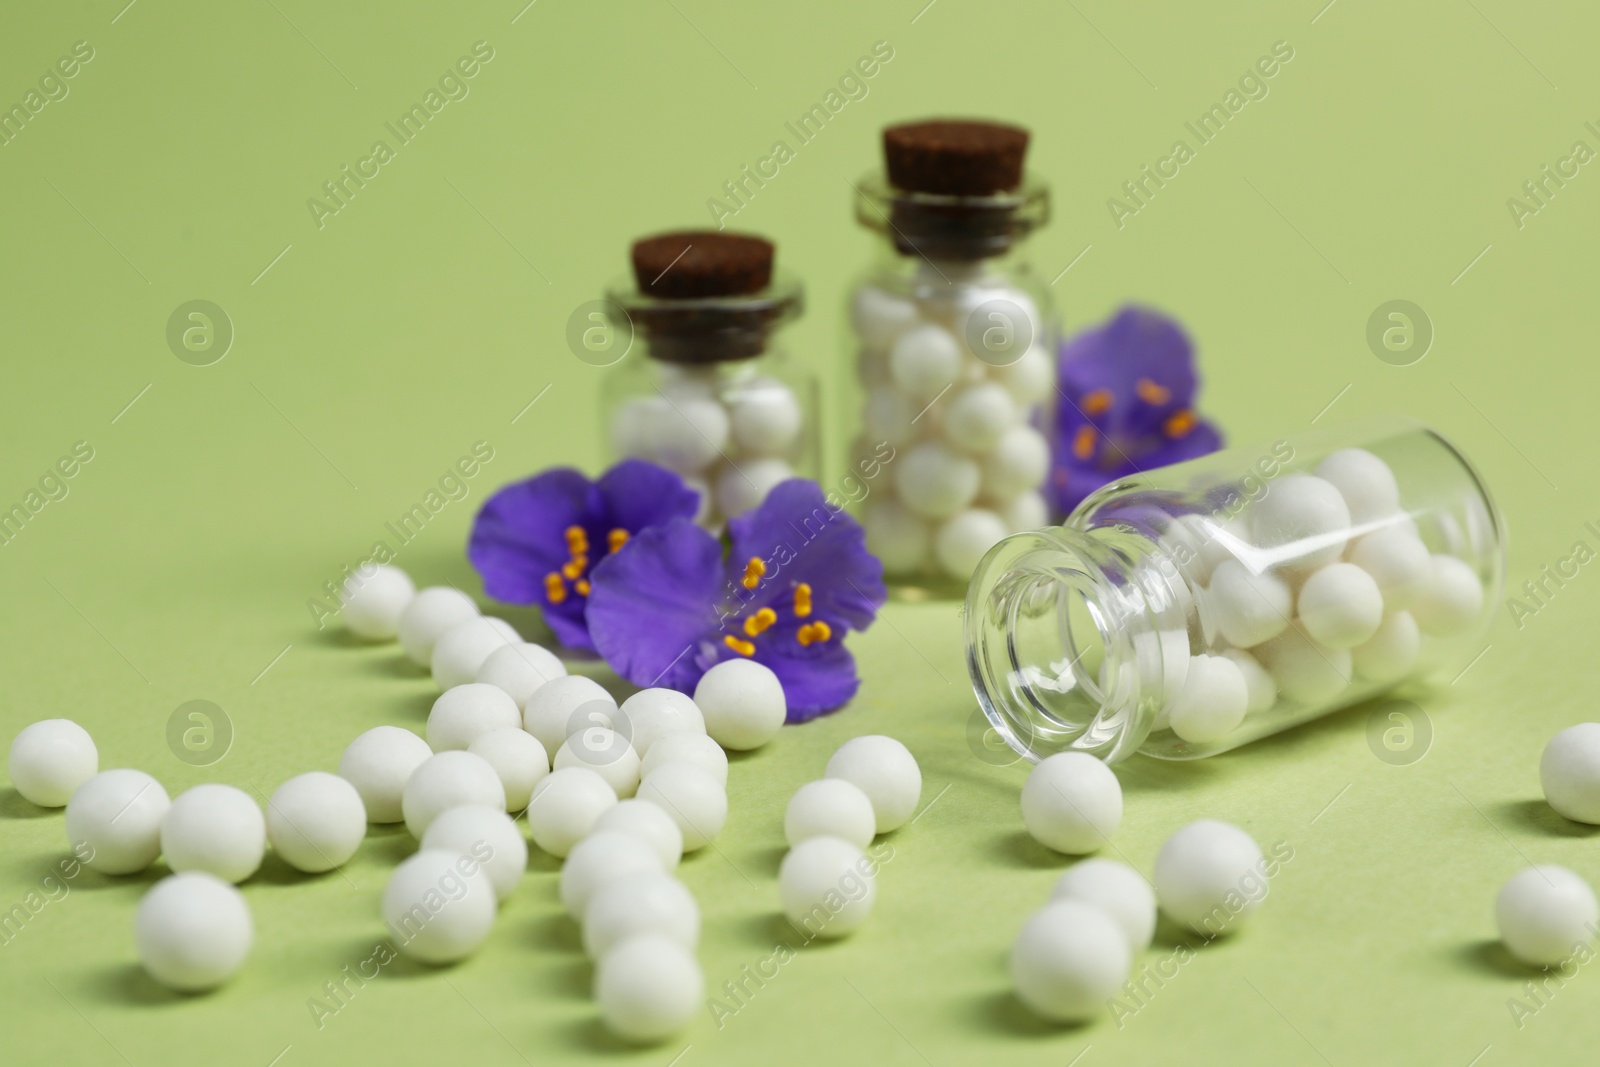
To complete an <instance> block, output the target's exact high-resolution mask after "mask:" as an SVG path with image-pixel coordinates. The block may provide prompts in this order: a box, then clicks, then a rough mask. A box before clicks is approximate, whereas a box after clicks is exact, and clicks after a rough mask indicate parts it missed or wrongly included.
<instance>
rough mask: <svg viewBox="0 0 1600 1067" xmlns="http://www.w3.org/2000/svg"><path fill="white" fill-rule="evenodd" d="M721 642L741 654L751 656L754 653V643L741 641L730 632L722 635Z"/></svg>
mask: <svg viewBox="0 0 1600 1067" xmlns="http://www.w3.org/2000/svg"><path fill="white" fill-rule="evenodd" d="M722 643H723V644H725V645H727V646H728V647H729V648H731V649H733V650H734V651H735V652H737V653H739V655H741V656H753V655H755V654H756V646H755V645H753V644H751V643H750V642H749V641H741V640H739V639H738V638H737V637H735V636H733V635H732V634H729V635H728V636H726V637H724V638H723V639H722Z"/></svg>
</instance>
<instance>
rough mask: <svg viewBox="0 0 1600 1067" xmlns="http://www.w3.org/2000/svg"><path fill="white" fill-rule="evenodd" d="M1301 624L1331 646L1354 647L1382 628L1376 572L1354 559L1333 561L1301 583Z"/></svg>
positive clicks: (1297, 604)
mask: <svg viewBox="0 0 1600 1067" xmlns="http://www.w3.org/2000/svg"><path fill="white" fill-rule="evenodd" d="M1295 609H1296V610H1297V611H1298V612H1299V615H1300V625H1301V626H1302V627H1304V628H1305V631H1306V633H1307V634H1308V635H1310V636H1311V638H1312V639H1313V640H1315V641H1319V642H1321V643H1322V644H1324V645H1326V646H1328V647H1329V648H1354V647H1355V646H1356V645H1359V644H1362V643H1363V642H1365V641H1366V640H1367V639H1368V638H1370V637H1371V636H1372V635H1373V634H1375V633H1377V632H1378V625H1379V624H1380V623H1382V622H1383V594H1382V593H1381V592H1380V591H1379V590H1378V583H1377V582H1375V581H1374V580H1373V578H1372V575H1370V574H1368V573H1367V572H1366V571H1364V570H1362V569H1361V568H1360V567H1358V566H1356V565H1355V564H1354V563H1330V564H1328V565H1327V566H1326V567H1323V568H1322V569H1320V570H1318V571H1316V572H1315V573H1314V574H1312V575H1311V576H1310V577H1309V578H1307V579H1306V580H1305V584H1304V585H1302V586H1301V587H1300V595H1299V597H1298V599H1297V600H1296V602H1295Z"/></svg>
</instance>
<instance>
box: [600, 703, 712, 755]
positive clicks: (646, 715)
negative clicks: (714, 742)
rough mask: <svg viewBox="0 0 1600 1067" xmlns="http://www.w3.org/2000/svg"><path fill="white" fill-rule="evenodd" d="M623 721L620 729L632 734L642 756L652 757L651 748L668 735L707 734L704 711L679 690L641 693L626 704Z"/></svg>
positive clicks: (623, 707)
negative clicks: (650, 755) (701, 711)
mask: <svg viewBox="0 0 1600 1067" xmlns="http://www.w3.org/2000/svg"><path fill="white" fill-rule="evenodd" d="M621 722H622V724H623V725H619V726H618V727H617V729H619V730H621V731H623V732H624V733H625V734H627V735H628V737H629V739H630V740H632V742H633V747H634V748H635V749H636V750H637V751H638V753H639V755H641V756H647V755H649V754H650V746H651V745H653V744H655V742H656V739H657V738H659V737H665V736H666V735H667V734H675V733H692V734H703V733H705V732H706V720H705V716H704V715H702V714H701V713H700V708H699V707H698V706H697V705H696V704H695V702H694V700H693V699H692V698H691V697H689V696H688V694H686V693H680V692H678V691H677V690H676V689H662V688H655V689H641V690H639V692H637V693H635V694H633V695H632V696H631V697H629V698H628V699H627V700H624V701H623V702H622V719H621Z"/></svg>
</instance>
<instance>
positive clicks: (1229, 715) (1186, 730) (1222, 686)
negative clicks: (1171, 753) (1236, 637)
mask: <svg viewBox="0 0 1600 1067" xmlns="http://www.w3.org/2000/svg"><path fill="white" fill-rule="evenodd" d="M1249 707H1250V687H1249V683H1248V682H1247V681H1246V680H1245V676H1244V672H1243V671H1242V670H1240V669H1239V665H1238V664H1237V663H1235V662H1234V661H1233V660H1231V659H1226V658H1224V657H1222V656H1208V655H1199V656H1195V657H1193V658H1192V659H1191V660H1190V661H1189V670H1188V673H1187V675H1186V676H1185V678H1184V682H1183V688H1182V689H1180V690H1179V691H1178V693H1177V695H1176V696H1175V697H1174V698H1173V699H1172V707H1171V710H1170V713H1169V715H1168V718H1167V723H1168V725H1170V726H1171V727H1172V732H1173V733H1175V734H1177V735H1178V736H1179V737H1180V738H1182V739H1183V740H1185V741H1187V742H1189V743H1190V744H1194V745H1204V744H1210V743H1212V742H1214V741H1221V740H1223V739H1224V738H1226V737H1227V736H1228V735H1229V734H1231V733H1232V732H1233V731H1234V728H1235V727H1237V726H1238V725H1239V724H1240V723H1241V722H1243V721H1244V717H1245V713H1246V712H1247V711H1248V710H1249Z"/></svg>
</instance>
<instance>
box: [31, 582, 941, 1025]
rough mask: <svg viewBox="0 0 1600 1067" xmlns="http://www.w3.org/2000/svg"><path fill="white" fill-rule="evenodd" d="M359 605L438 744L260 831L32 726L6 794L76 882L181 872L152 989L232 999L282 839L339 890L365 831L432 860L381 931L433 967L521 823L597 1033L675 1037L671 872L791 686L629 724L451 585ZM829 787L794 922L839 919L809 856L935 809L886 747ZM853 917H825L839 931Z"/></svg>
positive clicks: (691, 963)
mask: <svg viewBox="0 0 1600 1067" xmlns="http://www.w3.org/2000/svg"><path fill="white" fill-rule="evenodd" d="M346 596H347V601H346V604H345V608H344V618H345V621H346V624H347V625H348V626H349V627H350V628H351V629H352V630H353V631H354V632H356V633H358V634H360V635H362V636H364V637H367V638H370V639H375V640H384V639H394V638H398V639H399V641H400V643H401V645H402V647H403V648H404V650H405V652H406V653H407V654H408V655H409V656H410V657H411V658H412V659H414V660H416V661H417V662H419V663H426V664H428V665H429V666H430V667H431V669H432V672H433V676H434V678H435V679H436V680H437V682H438V684H439V686H440V687H441V689H443V692H442V693H441V694H440V696H439V697H438V698H437V699H436V700H435V701H434V704H433V707H432V709H431V711H430V712H429V715H428V722H427V727H426V740H424V739H423V738H422V737H419V736H417V734H416V733H414V732H412V731H411V730H408V729H405V728H403V727H399V726H378V727H375V728H373V729H371V730H368V731H366V732H365V733H363V734H361V735H360V736H358V737H357V738H355V740H353V741H352V742H351V743H350V745H349V747H348V748H346V749H345V752H344V754H343V756H342V758H341V759H340V761H339V772H338V774H330V773H327V772H324V771H312V772H309V773H306V774H302V775H298V776H296V777H294V778H291V779H289V780H288V781H287V782H284V783H283V784H282V785H281V786H280V787H279V788H278V789H277V790H276V791H275V792H274V793H273V794H272V796H271V798H270V799H269V800H268V802H267V810H266V814H265V815H264V816H263V814H262V811H261V808H260V807H259V806H258V804H257V803H256V801H255V800H254V799H252V798H251V797H250V796H249V795H247V794H246V793H244V792H242V791H241V790H238V789H235V788H234V787H232V786H227V785H221V784H204V785H198V786H195V787H194V788H192V789H190V790H188V791H186V792H184V793H182V794H181V795H179V796H178V797H177V799H176V800H169V797H168V794H167V791H166V789H164V788H163V787H162V785H161V783H160V782H158V781H156V779H154V778H153V777H151V776H150V775H148V774H146V773H144V772H142V771H138V770H132V769H116V770H108V771H104V772H101V771H100V769H99V752H98V750H97V749H96V746H95V743H94V741H93V739H92V738H91V737H90V736H89V734H88V733H87V731H85V730H84V729H83V728H82V727H80V726H79V725H77V724H76V723H74V722H71V721H70V720H67V719H49V720H45V721H43V722H37V723H34V724H33V725H31V726H29V727H27V728H26V729H24V730H23V731H22V732H21V733H20V734H19V735H18V736H17V738H16V739H15V741H14V743H13V744H12V746H11V753H10V762H9V766H10V775H11V780H12V782H13V784H14V785H15V786H16V788H17V790H18V792H19V793H21V794H22V796H23V797H24V798H26V799H27V800H29V801H31V802H33V803H35V804H38V805H41V806H44V807H62V806H65V807H66V832H67V837H68V841H69V843H70V844H71V845H72V848H73V851H74V854H75V855H76V856H78V858H79V859H80V860H82V862H83V863H84V864H85V865H86V866H88V867H89V868H91V869H94V870H97V871H101V872H103V873H105V874H112V875H121V874H132V873H135V872H138V871H142V870H144V869H145V868H147V867H149V866H150V865H151V864H152V863H154V862H155V861H156V860H157V858H158V857H164V858H165V860H166V863H167V866H168V867H170V868H171V870H172V871H173V873H172V874H171V875H170V876H169V877H166V878H163V879H161V880H160V881H158V882H157V883H156V884H155V885H154V886H152V887H151V888H150V890H149V891H148V892H147V893H146V894H145V896H144V898H143V900H142V901H141V902H140V904H139V906H138V909H137V912H136V914H135V917H134V941H135V948H136V951H137V955H138V958H139V960H140V962H141V963H142V964H143V966H144V968H145V970H146V971H147V972H148V973H149V974H150V975H151V976H152V977H153V978H154V979H155V980H157V981H158V982H160V983H162V984H163V985H166V986H168V987H170V988H172V989H176V990H182V991H186V992H201V991H204V990H209V989H212V988H215V987H216V986H219V985H221V984H222V983H223V982H225V981H226V980H227V979H228V978H229V977H230V976H232V975H233V974H234V973H235V972H236V971H237V970H238V969H239V968H240V967H241V966H242V965H243V964H244V962H245V959H246V957H247V956H248V954H249V952H250V948H251V945H252V942H253V940H254V924H253V921H252V918H251V915H250V910H249V908H248V906H247V904H246V902H245V898H244V896H243V895H242V894H241V893H240V892H239V891H238V889H236V888H235V885H236V884H237V883H240V882H243V881H245V880H246V879H248V878H250V877H251V876H252V875H253V874H255V872H256V871H257V870H258V869H259V868H260V866H261V864H262V861H263V859H264V856H265V852H266V847H267V845H268V844H270V845H271V846H272V848H273V849H275V850H276V851H277V853H278V855H279V856H280V857H281V858H282V860H283V861H284V862H285V863H287V864H289V865H290V866H292V867H294V868H296V869H298V870H301V871H305V872H312V873H314V872H321V871H328V870H331V869H333V868H336V867H338V866H340V865H342V864H344V863H345V862H346V861H348V860H349V859H350V858H351V857H352V856H353V855H354V854H355V852H356V850H357V849H358V848H359V847H360V845H361V843H362V841H363V840H364V838H365V836H366V830H367V826H368V824H369V823H371V824H392V823H399V822H403V823H404V824H405V827H406V829H407V830H408V831H409V832H410V834H411V836H412V837H413V838H415V839H416V841H417V842H418V848H417V851H416V852H414V853H413V854H412V855H410V856H409V857H407V858H406V859H405V860H404V861H403V862H401V863H400V864H399V865H398V866H397V867H396V868H395V870H394V872H393V874H392V875H391V876H390V878H389V881H388V884H387V886H386V887H385V889H384V892H383V895H382V899H381V901H380V903H379V910H380V913H381V915H382V917H383V920H384V922H385V924H386V926H387V928H388V933H389V936H390V938H391V940H392V942H393V944H394V946H395V948H396V949H397V950H398V951H399V952H401V953H403V954H405V955H407V956H409V957H411V958H413V959H417V960H420V961H422V962H425V963H429V964H435V965H439V964H450V963H454V962H457V961H460V960H463V959H465V958H466V957H468V956H470V955H472V954H473V953H474V952H475V951H477V950H478V948H479V947H480V946H482V945H483V944H484V943H485V941H486V940H487V939H488V938H489V936H490V934H491V933H492V931H493V928H494V925H495V921H496V918H497V916H498V912H499V905H500V904H501V903H502V902H504V901H505V900H506V899H507V898H508V897H509V896H510V895H511V894H512V893H513V892H514V891H515V890H516V888H517V886H518V884H519V883H520V881H521V879H522V877H523V874H524V872H525V870H526V868H527V863H528V844H527V840H526V839H525V838H524V836H523V833H522V831H521V829H520V828H519V827H518V826H517V825H516V822H517V819H520V818H521V817H522V816H523V815H525V816H526V818H527V822H528V833H529V836H531V838H532V840H533V842H534V844H535V845H537V846H538V847H539V848H540V849H542V850H544V851H545V852H547V853H549V854H550V855H553V856H556V857H560V858H563V860H564V863H563V865H562V869H561V874H560V879H559V893H560V899H561V903H562V905H563V907H564V908H565V909H566V911H567V912H568V914H570V915H571V916H572V918H573V919H574V920H575V921H576V922H577V923H578V924H579V925H580V927H581V929H582V940H583V946H584V951H585V952H586V953H587V955H588V956H589V957H590V958H591V959H592V960H593V961H594V995H595V998H596V1001H597V1003H598V1008H599V1012H600V1017H601V1019H602V1020H603V1022H604V1023H605V1025H606V1026H607V1027H608V1028H609V1029H610V1030H611V1031H612V1032H614V1033H616V1034H617V1035H619V1036H621V1037H623V1038H626V1039H629V1040H632V1041H638V1042H653V1041H659V1040H662V1039H664V1038H666V1037H668V1036H670V1035H671V1034H673V1033H676V1032H677V1031H679V1030H681V1029H682V1028H683V1027H684V1026H685V1025H687V1024H688V1023H689V1021H690V1020H691V1019H692V1018H693V1016H694V1015H695V1013H696V1012H698V1011H699V1010H700V1008H701V1005H702V1003H703V991H704V982H703V978H702V975H701V971H700V966H699V963H698V962H697V960H696V958H695V952H696V950H697V948H698V944H699V936H700V910H699V906H698V905H697V903H696V902H695V899H694V897H693V896H692V894H690V892H689V890H688V889H687V888H685V886H684V885H683V884H682V883H681V882H680V881H679V880H678V879H677V878H676V877H674V872H675V871H676V869H677V867H678V864H679V861H680V859H681V858H682V856H683V855H684V854H685V853H689V852H694V851H695V850H697V849H701V848H704V847H706V846H707V845H709V844H710V843H711V842H712V841H713V840H715V839H716V837H717V836H718V835H719V834H720V833H721V832H722V829H723V826H724V823H725V822H726V820H727V817H728V796H727V780H728V757H727V750H748V749H754V748H758V747H760V746H762V745H764V744H766V743H767V742H769V741H771V740H772V739H773V738H774V737H776V736H777V734H778V732H779V730H780V729H781V727H782V726H783V723H784V720H785V716H786V712H787V705H786V701H785V698H784V693H783V688H782V686H781V685H780V684H779V682H778V680H777V677H776V676H775V675H774V674H773V673H772V672H771V670H769V669H768V668H766V667H765V666H763V665H761V664H759V663H756V662H754V661H751V660H744V659H737V660H730V661H727V662H725V663H722V664H718V665H717V666H716V667H714V668H712V669H711V670H710V671H708V672H707V673H706V674H705V675H704V676H703V677H702V679H701V680H700V683H699V685H698V686H697V687H696V690H695V693H694V696H693V697H692V698H691V697H689V696H686V695H685V694H682V693H679V692H676V691H674V690H669V689H644V690H641V691H639V692H637V693H634V694H633V695H632V696H630V697H628V698H627V699H626V700H625V701H623V702H622V703H621V705H620V706H619V705H618V703H617V702H616V700H615V699H613V698H612V696H611V695H610V694H609V693H608V692H607V691H606V690H605V689H604V688H603V687H602V686H600V685H599V684H598V683H596V682H594V681H593V680H591V679H588V678H584V677H581V676H577V675H569V674H567V673H566V670H565V668H564V667H563V666H562V664H561V661H560V660H559V659H557V658H556V657H555V656H554V655H553V654H552V653H550V652H549V651H548V650H546V649H544V648H542V647H540V646H538V645H535V644H531V643H526V642H523V641H522V640H521V639H520V637H519V636H518V635H517V634H516V633H515V631H514V630H512V629H511V627H510V626H508V625H507V624H506V623H504V622H503V621H501V620H499V619H491V618H485V617H483V616H481V615H480V614H479V613H478V609H477V607H476V605H474V604H473V602H472V601H471V599H470V598H468V597H466V596H465V595H464V594H462V593H460V592H458V591H456V590H454V589H450V588H444V587H439V588H431V589H424V590H421V591H420V592H419V591H416V590H415V588H414V587H413V585H412V582H411V580H410V578H409V577H407V576H406V575H405V574H404V573H403V572H401V571H399V570H398V569H396V568H392V567H378V568H376V569H375V570H373V571H372V573H370V574H360V575H357V576H356V577H354V578H353V579H352V581H351V582H350V583H349V585H348V586H347V588H346ZM827 773H828V775H829V778H830V779H832V781H831V783H829V784H831V786H832V787H834V788H835V789H837V790H844V791H848V792H849V793H850V795H851V797H852V799H854V800H855V801H856V803H855V804H854V806H853V807H847V808H846V809H840V808H838V806H837V805H836V804H832V803H827V802H818V801H816V800H812V801H802V802H799V803H797V804H796V805H792V806H791V807H792V812H791V819H790V822H789V825H786V827H785V831H786V833H787V834H788V836H789V838H790V840H791V843H795V842H798V843H800V844H801V845H802V846H806V845H808V844H809V845H810V847H811V849H812V850H813V852H811V853H804V854H802V852H801V849H798V848H797V849H796V850H795V852H794V853H791V856H790V859H789V860H787V861H786V862H785V864H784V866H783V871H782V873H781V874H780V877H779V885H778V895H779V897H780V899H781V903H782V906H783V908H784V910H785V911H787V912H789V913H790V914H798V915H802V916H807V917H814V916H815V915H817V914H819V913H820V914H826V915H831V914H832V909H833V896H832V895H831V892H830V891H834V890H836V889H837V885H836V883H837V882H838V880H839V878H840V877H841V876H842V874H843V873H844V869H843V867H841V862H842V860H841V856H840V855H839V854H838V853H837V852H829V851H827V849H826V847H823V848H822V851H820V852H816V851H815V850H816V849H817V848H818V847H819V846H818V845H816V844H815V843H816V842H832V843H834V844H835V845H837V846H840V847H842V848H843V849H845V850H848V852H849V853H850V855H849V856H848V857H846V858H845V859H847V860H848V862H845V863H844V866H851V865H853V864H854V862H855V860H856V858H857V857H859V856H860V848H859V847H858V846H857V844H855V843H854V842H857V841H863V835H865V836H864V841H863V843H864V842H870V841H871V840H872V837H873V835H874V834H875V833H876V832H878V831H879V830H883V831H887V830H889V829H893V828H894V827H896V826H898V825H900V824H901V823H902V822H904V821H905V819H906V818H907V817H909V815H910V812H911V810H912V808H914V807H915V805H916V802H917V797H918V795H919V794H920V790H921V775H920V772H919V771H918V769H917V765H916V761H915V760H914V759H912V758H911V755H910V753H909V752H908V751H906V749H905V748H904V746H902V745H900V744H899V742H896V741H893V740H891V739H889V738H885V737H877V736H872V737H861V738H856V739H855V740H853V741H850V742H847V743H846V744H845V745H844V746H843V747H842V748H841V749H840V750H839V752H838V753H837V754H836V755H835V756H834V758H833V760H831V761H830V763H829V765H828V772H827ZM818 784H819V783H813V786H816V785H818ZM814 792H815V791H814V790H813V792H812V793H808V794H807V795H808V796H811V795H813V794H814ZM822 800H823V801H826V800H827V798H826V797H823V798H822ZM841 811H844V812H845V814H843V815H842V814H841ZM513 813H515V814H516V818H513ZM841 820H842V821H841ZM867 884H868V885H869V887H870V878H869V880H868V883H867ZM867 907H868V908H870V898H869V900H868V904H867ZM819 909H821V911H820V912H819ZM862 915H863V916H864V911H863V912H862ZM858 922H859V917H852V916H847V917H843V918H838V917H834V918H833V919H832V920H830V922H829V925H828V933H827V936H830V937H833V936H839V935H840V934H842V933H845V932H848V930H849V929H853V928H854V924H855V923H858Z"/></svg>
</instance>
